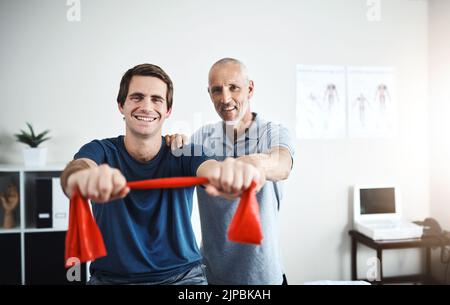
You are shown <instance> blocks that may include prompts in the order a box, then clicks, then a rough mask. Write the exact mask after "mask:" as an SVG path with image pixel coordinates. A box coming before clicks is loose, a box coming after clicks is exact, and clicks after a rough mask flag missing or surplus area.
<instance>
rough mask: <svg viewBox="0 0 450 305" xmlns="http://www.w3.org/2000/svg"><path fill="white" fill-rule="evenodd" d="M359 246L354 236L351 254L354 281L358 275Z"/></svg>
mask: <svg viewBox="0 0 450 305" xmlns="http://www.w3.org/2000/svg"><path fill="white" fill-rule="evenodd" d="M357 247H358V242H357V241H356V240H355V239H354V238H353V237H352V254H351V257H352V258H351V260H352V281H356V278H357V276H358V273H357V270H356V264H357V257H356V255H357V252H356V248H357Z"/></svg>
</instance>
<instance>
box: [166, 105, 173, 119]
mask: <svg viewBox="0 0 450 305" xmlns="http://www.w3.org/2000/svg"><path fill="white" fill-rule="evenodd" d="M171 114H172V107H170V109H169V110H167V112H166V115H165V117H166V119H167V118H168V117H169V116H170V115H171Z"/></svg>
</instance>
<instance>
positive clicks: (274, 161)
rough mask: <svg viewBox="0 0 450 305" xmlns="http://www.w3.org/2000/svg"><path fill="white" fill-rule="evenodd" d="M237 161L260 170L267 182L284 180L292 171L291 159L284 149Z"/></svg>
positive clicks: (253, 155)
mask: <svg viewBox="0 0 450 305" xmlns="http://www.w3.org/2000/svg"><path fill="white" fill-rule="evenodd" d="M238 160H241V161H243V162H247V163H250V164H252V165H254V166H256V167H258V168H261V169H262V170H263V171H264V172H265V174H266V179H267V180H269V181H279V180H285V179H287V178H288V177H289V174H290V172H291V169H292V157H291V154H290V153H289V151H288V150H287V149H286V148H283V147H281V148H276V149H273V150H272V151H271V152H270V153H267V154H251V155H247V156H242V157H239V158H238Z"/></svg>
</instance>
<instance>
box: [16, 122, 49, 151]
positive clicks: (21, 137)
mask: <svg viewBox="0 0 450 305" xmlns="http://www.w3.org/2000/svg"><path fill="white" fill-rule="evenodd" d="M26 124H27V126H28V129H29V130H30V132H25V131H24V130H23V129H21V130H20V132H21V133H18V134H15V135H14V136H15V137H16V140H17V141H18V142H21V143H24V144H27V145H29V146H30V147H38V146H39V144H41V143H42V142H44V141H47V140H49V139H50V137H45V136H46V135H47V134H48V133H49V132H50V130H48V129H47V130H45V131H43V132H41V133H40V134H38V135H36V134H35V133H34V129H33V126H32V125H31V124H30V123H28V122H27V123H26Z"/></svg>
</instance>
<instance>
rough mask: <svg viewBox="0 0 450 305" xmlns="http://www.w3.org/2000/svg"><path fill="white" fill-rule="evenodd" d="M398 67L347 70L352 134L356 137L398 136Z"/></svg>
mask: <svg viewBox="0 0 450 305" xmlns="http://www.w3.org/2000/svg"><path fill="white" fill-rule="evenodd" d="M395 96H396V95H395V70H394V68H363V67H348V68H347V99H348V100H347V103H348V132H349V136H350V137H352V138H367V137H382V138H386V137H392V136H394V135H395V133H396V120H395V118H396V101H395Z"/></svg>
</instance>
